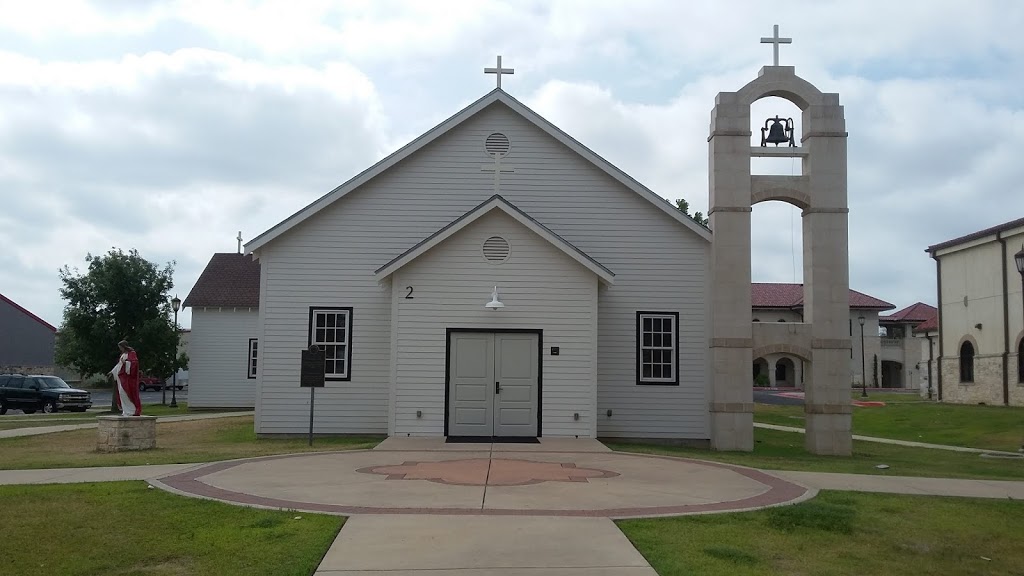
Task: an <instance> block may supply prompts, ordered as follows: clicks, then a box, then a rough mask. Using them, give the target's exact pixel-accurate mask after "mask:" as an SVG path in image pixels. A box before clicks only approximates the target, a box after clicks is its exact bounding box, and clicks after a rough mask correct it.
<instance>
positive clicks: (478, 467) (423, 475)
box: [358, 458, 618, 486]
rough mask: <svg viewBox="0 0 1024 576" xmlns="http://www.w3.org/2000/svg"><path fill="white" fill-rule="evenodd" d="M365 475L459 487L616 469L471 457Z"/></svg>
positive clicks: (584, 478)
mask: <svg viewBox="0 0 1024 576" xmlns="http://www.w3.org/2000/svg"><path fill="white" fill-rule="evenodd" d="M358 472H362V473H364V474H381V475H384V476H387V479H388V480H429V481H430V482H438V483H440V484H455V485H459V486H484V485H487V486H525V485H527V484H540V483H541V482H588V481H589V480H590V479H591V478H614V477H615V476H618V473H616V472H610V471H608V470H599V469H596V468H577V467H576V465H575V464H572V463H563V462H534V461H533V460H508V459H501V458H495V459H493V460H492V459H488V458H471V459H467V460H444V461H441V462H415V461H413V462H404V463H402V464H398V465H391V466H371V467H369V468H361V469H359V470H358Z"/></svg>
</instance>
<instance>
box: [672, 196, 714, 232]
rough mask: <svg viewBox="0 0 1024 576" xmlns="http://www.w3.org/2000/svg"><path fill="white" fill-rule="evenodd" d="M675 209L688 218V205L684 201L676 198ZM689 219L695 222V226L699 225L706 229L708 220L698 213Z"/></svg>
mask: <svg viewBox="0 0 1024 576" xmlns="http://www.w3.org/2000/svg"><path fill="white" fill-rule="evenodd" d="M676 208H678V209H679V211H680V212H682V213H683V214H686V215H687V216H690V203H689V202H687V201H686V199H684V198H678V199H677V200H676ZM690 218H692V219H693V221H694V222H696V223H697V224H700V225H701V226H703V227H705V228H707V227H708V219H707V218H705V217H704V214H702V213H700V212H694V213H693V216H690Z"/></svg>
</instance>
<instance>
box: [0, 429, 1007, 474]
mask: <svg viewBox="0 0 1024 576" xmlns="http://www.w3.org/2000/svg"><path fill="white" fill-rule="evenodd" d="M605 444H606V445H607V446H608V447H609V448H611V449H613V450H618V451H622V452H640V453H645V454H664V455H668V456H682V457H685V458H696V459H699V460H713V461H716V462H726V463H729V464H740V465H743V466H751V467H754V468H765V469H768V470H804V471H808V472H844V473H851V474H877V475H889V476H933V477H937V478H989V479H1000V480H1024V460H1021V459H1014V460H1004V459H997V458H981V457H980V456H978V455H977V454H967V453H962V452H949V451H946V450H932V449H928V448H910V447H905V446H895V445H890V444H878V443H875V442H859V441H854V443H853V455H852V456H815V455H813V454H810V453H808V452H807V450H805V449H804V435H803V434H800V433H796V432H780V431H777V430H765V429H762V428H755V429H754V451H753V452H715V451H712V450H703V449H699V448H686V447H681V446H661V445H653V444H641V443H628V442H605ZM0 450H2V448H0ZM877 464H888V465H889V466H890V468H889V469H888V470H878V469H876V468H875V465H877Z"/></svg>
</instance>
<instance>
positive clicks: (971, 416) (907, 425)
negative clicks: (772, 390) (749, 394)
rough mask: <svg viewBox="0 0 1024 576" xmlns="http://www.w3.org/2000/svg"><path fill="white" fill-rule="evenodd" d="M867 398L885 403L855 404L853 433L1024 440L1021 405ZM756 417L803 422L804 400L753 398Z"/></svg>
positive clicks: (996, 442) (989, 446) (981, 443)
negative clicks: (786, 401) (763, 400)
mask: <svg viewBox="0 0 1024 576" xmlns="http://www.w3.org/2000/svg"><path fill="white" fill-rule="evenodd" d="M856 397H859V396H856ZM856 397H855V398H856ZM868 400H881V401H883V402H886V403H887V404H886V406H882V407H867V408H858V407H854V409H853V433H854V434H860V435H862V436H877V437H879V438H895V439H897V440H910V441H913V442H928V443H931V444H948V445H951V446H967V447H970V448H982V449H986V450H1005V451H1009V452H1015V451H1016V450H1017V449H1018V448H1020V447H1021V446H1024V408H1021V407H1015V406H977V405H966V404H940V403H937V402H923V401H921V400H920V398H917V397H916V396H911V395H905V394H876V395H871V394H870V393H869V395H868ZM754 420H755V421H757V422H763V423H765V424H778V425H782V426H796V427H800V428H802V427H803V426H804V409H803V406H776V405H769V404H755V406H754Z"/></svg>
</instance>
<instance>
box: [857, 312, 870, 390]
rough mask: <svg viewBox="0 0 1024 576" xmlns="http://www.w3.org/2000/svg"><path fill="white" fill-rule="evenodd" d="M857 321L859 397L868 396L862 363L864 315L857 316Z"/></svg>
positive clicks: (864, 367)
mask: <svg viewBox="0 0 1024 576" xmlns="http://www.w3.org/2000/svg"><path fill="white" fill-rule="evenodd" d="M857 322H860V397H861V398H867V397H868V371H867V367H866V366H865V365H864V317H863V316H859V317H858V318H857Z"/></svg>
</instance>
